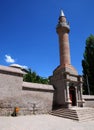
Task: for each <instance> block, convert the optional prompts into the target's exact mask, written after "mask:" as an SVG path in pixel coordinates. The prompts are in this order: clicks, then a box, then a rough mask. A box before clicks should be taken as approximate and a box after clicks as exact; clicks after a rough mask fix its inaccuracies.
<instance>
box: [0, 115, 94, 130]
mask: <svg viewBox="0 0 94 130" xmlns="http://www.w3.org/2000/svg"><path fill="white" fill-rule="evenodd" d="M0 130H94V121H88V122H77V121H73V120H70V119H65V118H60V117H56V116H52V115H32V116H18V117H0Z"/></svg>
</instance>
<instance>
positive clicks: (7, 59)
mask: <svg viewBox="0 0 94 130" xmlns="http://www.w3.org/2000/svg"><path fill="white" fill-rule="evenodd" d="M5 61H6V62H7V63H14V62H15V60H14V59H13V58H12V57H11V56H9V55H5Z"/></svg>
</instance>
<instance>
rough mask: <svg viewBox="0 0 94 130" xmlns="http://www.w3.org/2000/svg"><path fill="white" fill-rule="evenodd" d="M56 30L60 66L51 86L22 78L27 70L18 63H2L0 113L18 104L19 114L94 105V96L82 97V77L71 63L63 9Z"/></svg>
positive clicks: (55, 71)
mask: <svg viewBox="0 0 94 130" xmlns="http://www.w3.org/2000/svg"><path fill="white" fill-rule="evenodd" d="M56 32H57V34H58V39H59V54H60V65H59V66H58V67H57V68H56V69H55V70H54V71H53V75H52V76H50V85H45V84H38V83H28V82H24V81H23V75H24V71H23V70H22V69H21V68H19V67H17V66H9V67H7V66H0V116H2V115H5V116H9V115H11V114H12V112H13V110H14V108H15V107H18V108H19V115H31V114H46V113H49V112H50V111H52V110H55V109H60V108H66V109H70V108H72V107H81V108H82V107H84V106H86V107H88V106H90V107H94V105H93V104H94V96H92V97H90V96H89V97H88V96H83V95H82V93H83V89H82V86H83V81H82V76H80V75H78V72H77V70H76V69H75V68H74V67H73V66H72V65H71V58H70V47H69V32H70V25H69V23H68V22H67V19H66V16H65V15H64V12H63V11H62V10H61V12H60V16H59V19H58V23H57V26H56Z"/></svg>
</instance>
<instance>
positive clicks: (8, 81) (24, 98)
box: [0, 66, 54, 116]
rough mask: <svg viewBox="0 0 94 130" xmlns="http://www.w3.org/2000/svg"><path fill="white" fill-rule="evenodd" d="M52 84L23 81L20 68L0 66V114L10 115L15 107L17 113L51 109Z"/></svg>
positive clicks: (38, 112) (31, 112)
mask: <svg viewBox="0 0 94 130" xmlns="http://www.w3.org/2000/svg"><path fill="white" fill-rule="evenodd" d="M53 94H54V89H53V86H52V85H44V84H38V83H28V82H23V73H22V71H21V70H20V69H15V68H11V67H4V66H2V67H1V66H0V115H1V116H3V115H4V116H11V114H12V113H13V111H14V108H15V107H18V108H19V112H18V115H30V114H43V113H48V112H49V111H51V110H52V106H53Z"/></svg>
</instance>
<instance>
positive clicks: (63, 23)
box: [56, 10, 77, 74]
mask: <svg viewBox="0 0 94 130" xmlns="http://www.w3.org/2000/svg"><path fill="white" fill-rule="evenodd" d="M56 32H57V34H58V36H59V51H60V66H59V68H68V69H71V70H72V71H73V72H72V73H75V74H77V71H76V70H75V68H74V67H73V66H72V65H71V59H70V47H69V32H70V26H69V23H68V22H67V20H66V17H65V15H64V13H63V11H62V10H61V12H60V16H59V21H58V24H57V27H56Z"/></svg>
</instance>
